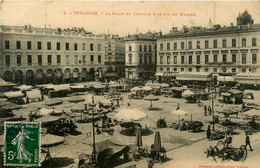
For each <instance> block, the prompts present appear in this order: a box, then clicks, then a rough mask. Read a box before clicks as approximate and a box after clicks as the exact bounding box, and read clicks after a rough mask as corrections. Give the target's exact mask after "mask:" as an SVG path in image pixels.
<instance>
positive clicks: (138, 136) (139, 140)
mask: <svg viewBox="0 0 260 168" xmlns="http://www.w3.org/2000/svg"><path fill="white" fill-rule="evenodd" d="M135 144H136V146H138V147H140V146H142V145H143V142H142V133H141V128H140V127H138V128H137V130H136V139H135Z"/></svg>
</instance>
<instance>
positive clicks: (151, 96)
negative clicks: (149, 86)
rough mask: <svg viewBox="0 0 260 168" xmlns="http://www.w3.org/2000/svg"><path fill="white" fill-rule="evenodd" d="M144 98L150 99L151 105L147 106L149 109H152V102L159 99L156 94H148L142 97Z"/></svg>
mask: <svg viewBox="0 0 260 168" xmlns="http://www.w3.org/2000/svg"><path fill="white" fill-rule="evenodd" d="M144 100H147V101H151V105H150V107H149V109H150V110H151V109H153V104H152V102H153V101H157V100H159V98H158V97H157V96H154V95H148V96H146V97H144Z"/></svg>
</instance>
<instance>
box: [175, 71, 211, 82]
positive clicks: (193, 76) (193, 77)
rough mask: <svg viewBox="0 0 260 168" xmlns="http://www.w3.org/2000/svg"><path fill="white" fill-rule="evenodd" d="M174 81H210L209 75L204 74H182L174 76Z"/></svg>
mask: <svg viewBox="0 0 260 168" xmlns="http://www.w3.org/2000/svg"><path fill="white" fill-rule="evenodd" d="M176 80H189V81H211V73H206V72H195V73H194V72H183V73H178V74H176Z"/></svg>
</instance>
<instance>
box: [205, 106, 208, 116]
mask: <svg viewBox="0 0 260 168" xmlns="http://www.w3.org/2000/svg"><path fill="white" fill-rule="evenodd" d="M207 110H208V108H207V106H206V105H205V106H204V116H207V115H208V114H207Z"/></svg>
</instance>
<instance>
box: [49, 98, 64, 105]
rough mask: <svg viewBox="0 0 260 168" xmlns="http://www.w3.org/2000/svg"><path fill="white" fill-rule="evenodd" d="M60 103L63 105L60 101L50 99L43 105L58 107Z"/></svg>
mask: <svg viewBox="0 0 260 168" xmlns="http://www.w3.org/2000/svg"><path fill="white" fill-rule="evenodd" d="M62 103H63V101H62V100H60V99H50V100H46V101H45V105H47V106H55V105H59V104H62Z"/></svg>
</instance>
